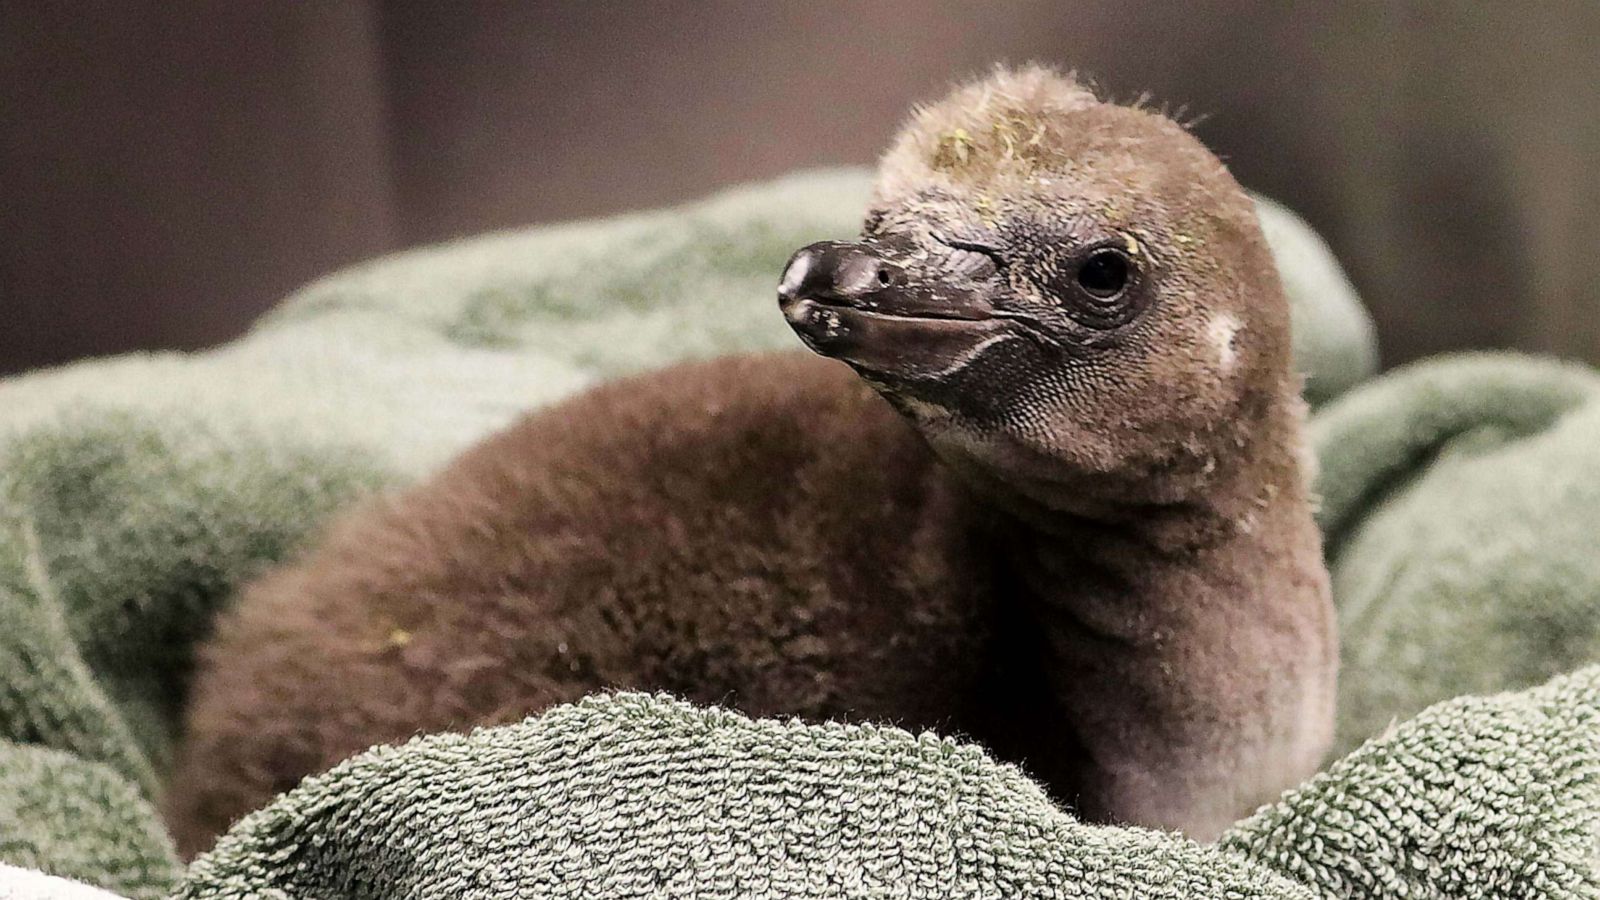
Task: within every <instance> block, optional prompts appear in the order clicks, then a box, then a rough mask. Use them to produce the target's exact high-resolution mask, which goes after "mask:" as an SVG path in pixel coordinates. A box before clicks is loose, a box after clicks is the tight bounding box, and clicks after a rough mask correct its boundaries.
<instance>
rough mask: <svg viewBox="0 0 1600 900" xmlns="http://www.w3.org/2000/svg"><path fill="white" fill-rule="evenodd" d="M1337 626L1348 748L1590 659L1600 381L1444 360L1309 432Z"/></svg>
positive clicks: (1596, 584)
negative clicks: (1471, 696)
mask: <svg viewBox="0 0 1600 900" xmlns="http://www.w3.org/2000/svg"><path fill="white" fill-rule="evenodd" d="M1312 440H1313V444H1314V446H1315V448H1316V451H1317V455H1318V457H1319V460H1320V462H1321V470H1322V473H1321V477H1320V479H1319V483H1318V488H1319V491H1320V493H1321V495H1322V498H1323V500H1322V511H1321V523H1322V525H1323V529H1324V532H1325V534H1326V536H1327V540H1328V556H1329V560H1330V568H1331V569H1332V573H1333V587H1334V598H1335V600H1336V602H1337V603H1338V606H1339V616H1340V626H1341V629H1342V640H1343V645H1344V651H1343V670H1342V672H1341V673H1340V694H1339V706H1340V724H1339V727H1340V744H1341V746H1343V747H1350V746H1352V745H1353V744H1355V743H1356V742H1358V741H1360V740H1362V739H1364V738H1366V737H1368V736H1370V735H1373V734H1376V733H1378V732H1379V731H1381V730H1382V729H1383V728H1384V727H1385V726H1386V725H1387V724H1388V723H1389V722H1390V721H1392V720H1393V719H1394V717H1396V716H1407V715H1411V714H1412V713H1414V712H1416V711H1417V710H1420V709H1422V708H1423V707H1424V706H1426V705H1428V704H1430V703H1433V702H1434V701H1437V700H1442V699H1444V698H1446V697H1453V696H1456V695H1458V694H1466V693H1483V692H1488V691H1497V690H1504V689H1507V688H1518V687H1526V686H1529V685H1534V684H1538V683H1540V682H1542V681H1544V680H1545V679H1547V678H1549V677H1551V676H1552V675H1554V674H1557V673H1560V672H1566V671H1571V670H1572V669H1574V668H1576V667H1578V666H1581V665H1585V664H1587V663H1591V662H1595V661H1597V660H1600V553H1597V552H1596V548H1597V543H1596V537H1595V536H1596V533H1597V529H1600V455H1597V454H1600V376H1597V375H1596V373H1595V372H1594V371H1593V370H1592V369H1589V368H1588V367H1584V366H1578V365H1572V364H1565V363H1558V362H1553V361H1546V360H1537V359H1532V358H1528V357H1523V356H1516V355H1512V354H1481V355H1464V356H1458V357H1450V358H1442V359H1436V360H1431V361H1426V362H1422V363H1417V364H1414V365H1412V366H1409V367H1407V368H1404V369H1401V370H1398V371H1395V372H1393V373H1390V374H1389V375H1387V376H1385V377H1383V378H1381V379H1379V380H1377V381H1374V382H1370V383H1368V384H1367V385H1364V386H1363V387H1361V388H1359V389H1357V390H1355V391H1353V392H1351V393H1350V394H1348V395H1346V396H1345V397H1344V398H1342V399H1341V400H1339V401H1338V402H1336V403H1335V404H1333V405H1332V406H1331V407H1329V408H1327V409H1325V410H1324V411H1323V412H1322V413H1321V414H1319V415H1318V416H1316V417H1315V419H1314V420H1313V423H1312Z"/></svg>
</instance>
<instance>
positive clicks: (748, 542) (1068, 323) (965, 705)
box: [166, 68, 1336, 852]
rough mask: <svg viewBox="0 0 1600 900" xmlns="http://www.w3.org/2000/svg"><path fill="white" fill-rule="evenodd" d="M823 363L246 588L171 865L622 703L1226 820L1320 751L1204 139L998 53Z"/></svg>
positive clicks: (657, 390)
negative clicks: (888, 745)
mask: <svg viewBox="0 0 1600 900" xmlns="http://www.w3.org/2000/svg"><path fill="white" fill-rule="evenodd" d="M778 297H779V305H780V307H781V310H782V312H783V314H784V316H785V317H786V318H787V320H788V321H789V323H790V324H791V326H792V327H793V328H794V330H795V331H796V332H797V333H798V335H799V336H800V338H801V340H802V341H804V343H805V344H806V345H807V346H808V347H810V348H811V349H812V350H813V351H815V352H816V353H817V354H820V355H821V356H823V357H829V358H831V359H833V360H838V361H842V362H844V363H846V364H847V365H845V366H841V365H838V364H837V363H836V362H830V361H827V360H822V359H818V358H816V357H815V356H807V355H801V354H777V355H765V356H747V357H733V358H726V359H720V360H715V361H712V362H709V363H700V364H693V365H687V366H682V367H678V368H675V369H671V370H668V371H665V372H659V373H654V374H651V375H648V376H643V377H639V378H634V379H631V380H626V381H621V382H616V383H613V384H610V385H606V386H603V387H600V388H598V389H596V390H593V391H591V392H589V393H587V394H584V395H582V396H579V397H577V398H574V399H572V400H570V401H568V402H566V403H564V404H561V405H558V406H556V407H553V408H550V409H546V410H544V411H541V412H538V413H535V414H533V415H531V416H529V417H527V418H526V419H524V420H522V421H521V422H520V423H518V424H516V425H514V426H513V427H511V428H510V429H509V430H507V431H505V432H503V433H501V434H499V435H496V436H494V437H492V438H490V439H489V440H487V441H486V442H484V443H482V444H481V445H479V446H478V447H476V448H474V449H473V450H471V451H469V452H468V453H466V454H465V455H464V456H463V457H462V458H460V459H459V460H457V461H456V462H455V463H454V464H452V465H451V466H450V467H448V468H447V469H446V470H445V471H444V472H442V473H441V474H440V475H439V476H437V477H436V478H434V479H433V480H432V481H430V482H428V483H426V484H423V485H421V486H419V487H417V488H415V489H413V490H411V491H409V492H407V493H404V494H402V495H400V496H398V497H395V498H392V499H389V500H385V501H380V502H377V503H374V504H372V505H370V506H369V507H368V508H365V509H362V510H359V511H357V512H355V513H354V514H353V515H350V516H348V517H347V518H345V519H344V520H343V521H342V522H340V523H338V524H337V525H336V526H335V527H334V528H333V529H332V531H331V533H330V534H328V535H327V536H326V538H325V539H324V540H323V541H322V542H321V544H320V545H319V546H317V547H315V548H313V549H312V550H310V551H309V552H308V553H307V554H306V555H305V556H304V557H303V558H301V559H300V560H298V561H296V562H294V563H291V564H289V565H286V566H284V567H282V568H280V569H278V570H276V571H273V572H270V573H268V574H267V575H266V576H265V577H264V578H262V579H261V580H260V581H259V582H257V583H255V584H253V585H251V586H249V587H248V588H247V589H246V590H245V591H244V592H243V594H242V595H241V597H240V598H239V601H238V603H237V604H236V606H235V608H234V609H233V610H232V611H231V612H230V613H229V614H227V615H226V616H225V617H224V618H223V620H222V621H221V622H220V624H219V627H218V631H217V634H216V635H215V637H214V638H213V639H212V640H211V641H210V642H209V645H208V646H206V647H205V648H204V650H203V652H202V656H201V661H200V667H199V670H198V672H197V675H196V681H195V684H194V688H193V694H192V697H191V700H190V706H189V708H188V711H187V721H186V733H185V737H184V743H183V745H182V747H181V751H180V758H179V762H178V767H177V771H176V772H175V773H174V775H173V778H172V780H171V785H170V790H169V795H168V797H167V800H166V810H167V813H168V817H169V821H170V823H171V825H172V827H173V829H174V831H175V833H176V835H177V837H178V839H179V842H180V844H181V845H182V847H183V848H184V849H185V850H186V851H188V852H193V851H196V850H199V849H202V848H204V847H205V846H206V845H207V844H208V843H209V841H210V840H211V839H212V838H213V837H214V836H215V835H216V834H217V833H218V832H220V831H221V830H222V829H224V828H225V827H226V826H227V825H228V824H229V822H230V821H231V820H232V819H234V818H235V817H237V816H239V815H240V814H242V813H245V812H248V811H249V810H251V809H253V808H255V807H256V806H259V805H261V804H262V803H264V802H265V801H266V800H267V799H268V798H269V797H270V796H271V795H272V794H274V793H276V792H279V791H282V790H285V789H287V788H289V787H292V786H293V785H294V784H295V783H296V781H298V780H299V779H300V778H301V777H302V776H305V775H307V774H310V773H313V772H317V771H320V770H322V769H324V768H326V767H328V766H330V765H332V764H333V763H335V762H337V761H339V760H340V759H342V758H344V757H346V756H348V755H350V754H352V753H355V752H356V751H359V750H361V749H363V748H365V747H367V746H368V745H370V744H374V743H380V742H387V741H395V740H399V739H403V738H406V737H409V736H411V735H413V734H416V733H418V732H427V731H440V730H448V729H466V728H470V727H472V726H476V725H484V724H492V723H502V722H509V721H514V720H517V719H520V718H522V717H524V716H527V715H529V714H531V713H536V712H538V711H540V710H542V709H545V708H547V707H549V706H551V705H553V704H556V703H561V702H565V701H570V700H573V699H576V698H578V697H580V696H582V695H584V694H586V693H589V692H592V691H595V690H599V689H603V688H637V689H660V690H665V691H670V692H672V693H675V694H678V695H680V696H684V697H687V698H690V699H694V700H697V701H701V702H712V703H721V704H728V705H732V706H735V707H738V708H740V709H742V710H745V711H747V712H750V713H753V714H758V715H774V714H784V715H797V716H803V717H806V718H812V719H824V718H846V719H856V720H872V721H883V722H892V723H895V724H899V725H902V726H905V727H909V728H924V727H932V728H938V729H940V730H943V731H946V732H959V733H963V734H966V735H968V736H970V737H973V738H976V739H978V740H980V741H982V742H984V743H986V744H987V745H988V746H989V747H991V748H992V749H993V750H994V752H996V753H997V754H998V755H1000V756H1001V757H1003V758H1006V759H1010V760H1013V761H1016V762H1018V763H1019V764H1021V765H1022V766H1023V767H1024V768H1025V769H1027V770H1028V771H1029V772H1031V773H1032V774H1033V775H1035V776H1036V777H1038V778H1040V779H1042V780H1043V781H1044V782H1045V783H1046V784H1047V785H1048V787H1049V788H1050V789H1051V790H1052V792H1053V793H1054V794H1055V795H1056V796H1057V797H1058V798H1060V799H1061V800H1062V801H1063V802H1065V803H1067V804H1069V805H1070V806H1071V807H1072V808H1074V809H1075V810H1076V811H1077V812H1078V814H1079V815H1081V816H1083V817H1085V818H1088V819H1092V820H1100V821H1117V822H1124V823H1133V824H1140V825H1146V826H1152V827H1158V828H1170V829H1180V830H1182V831H1184V832H1186V833H1188V834H1190V835H1191V836H1194V837H1197V838H1202V839H1204V838H1210V837H1212V836H1214V835H1216V834H1217V833H1218V832H1219V831H1220V830H1221V829H1222V828H1223V827H1224V826H1225V825H1227V824H1228V823H1230V822H1231V821H1233V820H1234V819H1235V818H1236V817H1238V816H1240V815H1242V814H1244V813H1246V812H1248V811H1249V810H1251V809H1252V808H1253V807H1254V806H1255V805H1256V804H1258V803H1261V802H1263V801H1266V800H1268V799H1271V798H1272V797H1273V796H1275V795H1276V793H1277V792H1279V791H1281V790H1282V789H1284V788H1286V787H1288V786H1290V785H1292V784H1293V783H1295V782H1296V781H1298V780H1300V779H1301V778H1303V777H1305V776H1306V775H1308V774H1310V773H1311V772H1312V771H1313V770H1314V769H1315V767H1316V766H1317V764H1318V763H1319V762H1320V760H1321V756H1322V754H1323V752H1324V750H1325V748H1326V747H1327V746H1328V742H1329V739H1330V733H1331V727H1332V718H1333V709H1332V703H1333V687H1334V675H1335V667H1336V652H1335V636H1334V625H1333V622H1334V617H1333V610H1332V605H1331V603H1330V600H1329V590H1328V581H1327V575H1326V573H1325V571H1324V569H1323V566H1322V558H1321V548H1320V542H1319V537H1318V534H1317V531H1316V528H1315V526H1314V525H1313V522H1312V518H1311V509H1310V503H1309V496H1308V491H1307V485H1306V481H1307V468H1308V467H1307V464H1306V462H1305V459H1304V444H1303V440H1302V434H1301V431H1302V420H1303V415H1304V410H1303V405H1302V403H1301V401H1300V397H1299V384H1298V380H1297V378H1296V377H1295V376H1294V375H1293V373H1292V370H1291V367H1290V361H1289V321H1288V306H1287V303H1286V301H1285V299H1284V295H1283V292H1282V289H1281V287H1280V285H1279V283H1278V278H1277V275H1276V273H1275V270H1274V268H1273V263H1272V260H1271V258H1270V256H1269V254H1268V250H1267V247H1266V244H1265V243H1264V241H1263V238H1262V235H1261V232H1260V230H1259V228H1258V226H1257V223H1256V218H1255V210H1254V208H1253V206H1252V204H1251V202H1250V200H1249V199H1248V198H1247V197H1246V196H1245V194H1244V192H1243V191H1242V190H1241V189H1240V187H1239V185H1238V184H1237V183H1235V181H1234V180H1233V178H1232V177H1230V175H1229V174H1228V172H1227V171H1226V169H1225V168H1224V167H1223V165H1222V164H1221V163H1220V162H1219V161H1218V160H1217V159H1216V158H1215V157H1214V156H1213V155H1211V154H1210V153H1209V152H1207V151H1206V150H1205V148H1204V147H1202V146H1201V144H1200V143H1199V142H1198V141H1197V140H1195V138H1194V137H1193V136H1191V135H1190V134H1188V133H1187V132H1186V131H1185V130H1184V129H1183V128H1181V127H1179V126H1178V125H1176V124H1174V123H1173V122H1171V121H1169V120H1167V119H1166V118H1164V117H1162V116H1160V115H1158V114H1156V113H1155V112H1153V111H1150V110H1147V109H1138V108H1128V107H1122V106H1116V105H1113V104H1109V103H1105V102H1102V101H1100V100H1098V99H1096V97H1095V96H1094V95H1093V94H1091V93H1090V92H1089V91H1088V90H1085V89H1084V88H1082V87H1080V86H1079V85H1078V84H1076V83H1075V82H1074V81H1072V80H1071V79H1069V78H1066V77H1063V76H1060V75H1057V74H1055V73H1053V72H1050V71H1047V70H1044V69H1040V68H1028V69H1023V70H1019V71H1005V70H1002V71H997V72H996V73H994V74H993V75H991V76H990V77H988V78H985V79H983V80H980V81H977V82H975V83H972V84H970V85H967V86H965V87H962V88H960V89H958V90H957V91H956V92H955V93H954V94H952V95H951V96H950V97H948V98H946V99H945V100H943V101H942V102H940V103H938V104H937V105H934V106H932V107H929V108H927V109H924V110H922V111H920V112H918V113H917V114H916V115H915V116H914V117H913V118H912V120H911V122H910V123H909V124H908V125H907V126H906V127H905V129H904V130H903V131H902V133H901V134H900V135H899V136H898V138H897V139H896V140H895V142H894V144H893V146H892V147H891V149H890V150H889V151H888V153H887V154H886V156H885V157H884V159H883V162H882V166H881V170H880V174H879V178H878V182H877V186H876V192H875V196H874V199H873V203H872V208H871V211H870V213H869V215H868V218H867V222H866V227H865V230H864V232H863V234H862V236H861V238H860V239H859V240H855V241H830V242H824V243H820V244H815V245H813V246H810V247H806V248H804V249H802V250H800V251H799V252H798V253H796V254H795V256H794V257H793V259H792V261H791V262H790V263H789V265H788V267H787V269H786V271H785V272H784V273H783V274H782V278H781V283H780V286H779V291H778Z"/></svg>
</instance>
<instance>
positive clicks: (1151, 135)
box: [778, 67, 1298, 502]
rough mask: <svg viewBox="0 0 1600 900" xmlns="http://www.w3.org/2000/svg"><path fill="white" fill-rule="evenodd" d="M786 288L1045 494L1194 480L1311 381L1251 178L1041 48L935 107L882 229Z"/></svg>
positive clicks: (1007, 477)
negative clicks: (1067, 71)
mask: <svg viewBox="0 0 1600 900" xmlns="http://www.w3.org/2000/svg"><path fill="white" fill-rule="evenodd" d="M778 294H779V304H780V307H781V308H782V310H783V313H784V316H785V318H787V320H788V321H789V324H790V325H791V327H793V328H794V330H795V331H796V333H797V334H799V336H800V338H801V340H802V341H804V342H805V343H806V345H807V346H809V347H810V348H811V349H812V350H814V351H816V352H817V353H820V354H822V355H824V356H829V357H833V358H835V359H839V360H842V361H844V362H846V363H848V364H849V365H851V366H852V367H854V368H855V369H856V371H857V372H858V373H859V374H860V375H861V377H862V378H864V379H865V380H866V381H867V382H868V383H869V384H871V385H872V386H873V387H874V388H876V389H877V390H878V391H879V392H881V393H882V394H883V395H884V396H885V397H886V398H887V399H888V400H889V401H890V402H891V403H893V404H894V405H895V406H896V407H897V408H899V409H900V410H901V412H903V413H904V414H905V415H907V416H908V417H909V418H910V419H911V420H912V422H913V423H914V424H915V425H916V426H917V427H918V428H919V429H920V430H921V431H922V433H923V434H924V435H925V436H926V437H927V438H928V440H929V441H930V443H931V444H932V445H933V447H934V449H935V450H936V451H937V452H939V453H940V455H941V456H943V457H944V458H945V459H946V460H947V461H949V462H952V463H955V464H957V465H958V467H959V468H966V469H972V470H976V471H979V472H981V473H983V474H985V475H987V476H989V479H990V480H994V479H998V480H1000V481H1003V482H1006V483H1008V484H1009V485H1010V486H1011V487H1012V488H1015V489H1017V490H1020V491H1021V492H1023V493H1026V494H1031V495H1034V496H1035V497H1037V498H1039V499H1055V500H1065V499H1068V498H1072V497H1076V498H1080V499H1092V497H1093V495H1096V494H1101V493H1104V494H1105V497H1106V498H1108V499H1115V500H1117V501H1119V502H1127V501H1133V502H1171V501H1181V500H1183V499H1184V498H1185V497H1187V496H1190V495H1192V494H1193V493H1194V492H1195V491H1199V490H1204V489H1205V487H1206V484H1207V482H1208V480H1210V479H1212V478H1214V477H1215V476H1216V473H1217V472H1218V470H1219V468H1222V467H1225V464H1226V463H1227V462H1228V461H1229V460H1230V459H1231V458H1234V457H1239V456H1240V455H1246V456H1248V455H1250V454H1252V453H1254V452H1255V451H1256V450H1257V449H1259V444H1258V442H1256V441H1254V440H1253V437H1254V436H1255V430H1256V429H1258V428H1259V426H1260V422H1261V420H1262V419H1263V417H1264V416H1268V415H1269V414H1270V412H1271V410H1272V408H1274V407H1275V406H1277V405H1279V404H1283V403H1288V404H1290V405H1291V406H1292V405H1294V404H1296V403H1297V402H1298V400H1297V397H1298V391H1297V386H1296V383H1295V381H1294V379H1293V377H1292V376H1291V374H1290V366H1289V360H1288V355H1289V323H1288V306H1287V303H1286V301H1285V300H1284V296H1283V292H1282V288H1281V286H1280V284H1279V282H1278V278H1277V273H1276V270H1275V269H1274V267H1273V263H1272V259H1271V256H1270V254H1269V252H1268V250H1267V246H1266V243H1265V240H1264V239H1263V237H1262V235H1261V231H1260V227H1259V226H1258V224H1257V221H1256V213H1255V208H1254V205H1253V203H1252V201H1251V200H1250V199H1249V197H1248V196H1247V195H1246V194H1245V192H1244V191H1243V190H1242V189H1241V188H1240V187H1239V185H1238V183H1237V182H1235V181H1234V179H1233V178H1232V176H1230V175H1229V173H1228V171H1227V169H1226V168H1225V167H1224V166H1223V165H1222V163H1221V162H1220V161H1219V160H1218V159H1217V158H1216V157H1215V156H1214V155H1212V154H1211V153H1210V152H1209V151H1208V150H1206V148H1205V147H1204V146H1203V145H1202V144H1201V143H1200V142H1199V141H1198V140H1197V139H1196V138H1195V137H1194V136H1193V135H1191V134H1190V133H1189V132H1188V131H1186V130H1185V129H1184V128H1183V127H1181V126H1180V125H1178V124H1176V123H1175V122H1173V121H1172V120H1170V119H1168V118H1166V117H1165V116H1163V115H1160V114H1159V113H1157V112H1155V111H1153V110H1149V109H1144V108H1138V107H1128V106H1119V105H1116V104H1112V103H1108V102H1104V101H1102V100H1100V99H1098V98H1097V97H1096V96H1095V95H1094V94H1093V93H1091V92H1090V91H1089V90H1087V89H1085V88H1084V87H1082V86H1080V85H1079V84H1078V83H1077V82H1075V81H1074V80H1072V79H1071V78H1069V77H1067V76H1063V75H1060V74H1057V73H1055V72H1053V71H1050V70H1047V69H1043V68H1038V67H1030V68H1025V69H1021V70H998V71H996V72H994V73H993V74H991V75H990V76H989V77H987V78H984V79H981V80H979V81H976V82H973V83H970V84H967V85H965V86H963V87H960V88H958V89H957V90H956V91H955V92H954V93H952V94H951V95H950V96H949V97H947V98H945V99H944V100H942V101H940V102H939V103H937V104H935V105H933V106H929V107H926V108H923V109H921V110H919V111H917V112H916V113H915V114H914V115H913V116H912V117H911V120H910V121H909V122H908V123H907V124H906V125H905V126H904V128H903V129H902V130H901V132H900V133H899V135H898V136H897V137H896V139H895V141H894V143H893V144H892V145H891V147H890V148H889V150H888V152H887V153H886V154H885V155H884V157H883V160H882V162H881V165H880V168H879V172H878V178H877V182H876V186H875V191H874V196H873V201H872V206H871V209H870V212H869V214H868V216H867V220H866V224H865V227H864V229H863V232H862V234H861V237H860V238H859V239H858V240H854V241H824V242H821V243H817V244H812V245H810V246H808V247H805V248H803V249H801V250H800V251H798V252H797V253H796V254H795V255H794V256H793V257H792V259H791V260H790V262H789V264H788V267H787V268H786V269H785V271H784V273H783V276H782V280H781V283H780V286H779V291H778ZM1040 495H1054V496H1053V497H1045V496H1040Z"/></svg>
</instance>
